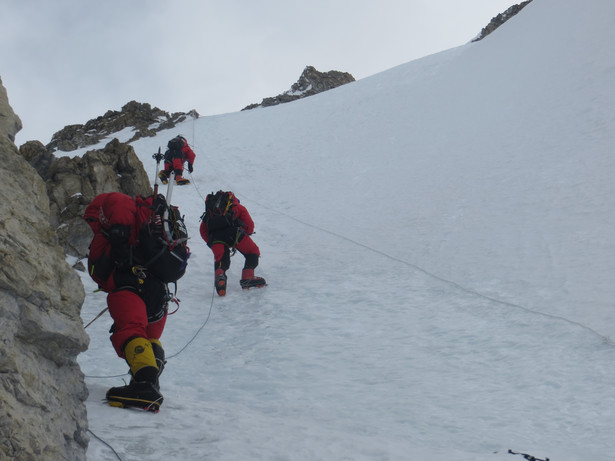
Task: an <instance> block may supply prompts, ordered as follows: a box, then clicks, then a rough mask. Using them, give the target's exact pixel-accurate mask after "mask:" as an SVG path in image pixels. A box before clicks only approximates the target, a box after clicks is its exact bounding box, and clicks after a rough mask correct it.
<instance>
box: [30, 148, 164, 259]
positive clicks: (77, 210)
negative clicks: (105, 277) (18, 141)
mask: <svg viewBox="0 0 615 461" xmlns="http://www.w3.org/2000/svg"><path fill="white" fill-rule="evenodd" d="M19 150H20V153H21V155H23V157H24V158H25V159H26V160H28V162H29V163H30V164H31V165H33V166H34V167H35V168H36V170H37V171H38V173H39V175H40V176H41V177H42V178H43V179H44V180H45V183H46V187H47V195H48V196H49V202H50V203H49V208H50V216H49V221H50V224H51V226H52V228H53V229H55V231H56V234H57V236H58V238H59V242H60V244H61V245H62V247H63V248H64V251H65V252H66V254H68V255H71V256H75V257H77V258H79V259H81V258H84V257H86V256H87V254H88V245H89V244H90V241H91V239H92V231H91V230H90V227H89V226H88V225H87V224H86V222H85V221H84V220H83V212H84V211H85V208H86V207H87V205H88V204H89V203H90V202H91V201H92V200H93V199H94V197H96V196H97V195H98V194H102V193H103V192H122V193H124V194H127V195H130V196H132V197H134V196H136V195H144V196H148V195H151V194H152V193H153V190H152V187H151V185H150V181H151V180H152V179H153V178H152V179H150V178H149V177H148V176H147V173H146V172H145V170H144V169H143V164H142V163H141V161H140V160H139V158H138V157H137V154H136V153H135V151H134V149H133V148H132V146H130V145H129V144H124V143H120V142H119V141H118V140H117V139H114V140H112V141H111V142H109V143H108V144H107V145H106V146H105V148H104V149H98V150H91V151H88V152H86V153H85V155H84V156H83V157H73V158H71V157H59V158H56V157H55V156H54V155H53V154H51V153H50V152H49V150H48V149H47V148H46V147H45V146H43V145H42V144H41V143H40V142H38V141H29V142H27V143H26V144H24V145H22V146H21V147H20V149H19Z"/></svg>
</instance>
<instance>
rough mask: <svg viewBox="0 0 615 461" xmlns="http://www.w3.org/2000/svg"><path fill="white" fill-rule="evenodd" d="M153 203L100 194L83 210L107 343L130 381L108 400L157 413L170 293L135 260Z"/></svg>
mask: <svg viewBox="0 0 615 461" xmlns="http://www.w3.org/2000/svg"><path fill="white" fill-rule="evenodd" d="M152 202H153V197H148V198H146V199H143V198H141V197H137V198H136V199H133V198H132V197H129V196H128V195H125V194H121V193H119V192H111V193H105V194H100V195H98V196H97V197H96V198H95V199H94V200H93V201H92V203H90V205H89V206H88V207H87V208H86V211H85V214H84V218H85V220H86V221H87V222H88V224H90V227H91V228H92V230H93V231H94V237H93V238H92V242H91V244H90V251H89V255H88V271H89V274H90V276H91V277H92V279H93V280H94V281H95V282H96V283H97V284H98V285H99V287H100V288H101V289H102V290H103V291H105V292H106V293H107V306H108V308H109V313H110V314H111V317H112V318H113V327H112V329H111V331H112V335H111V343H112V344H113V347H114V348H115V351H116V352H117V355H118V356H119V357H121V358H123V359H125V360H126V362H127V363H128V365H129V366H130V373H131V375H132V381H131V383H130V384H129V385H127V386H122V387H114V388H111V389H110V390H109V391H108V392H107V399H108V401H109V402H110V403H111V404H112V405H113V404H114V403H115V404H116V406H140V407H143V408H147V409H148V410H153V411H157V410H158V408H159V406H160V404H161V403H162V395H161V394H160V390H159V380H158V378H159V375H160V373H161V372H162V369H163V367H164V363H165V354H164V349H163V348H162V344H161V343H160V336H161V335H162V332H163V330H164V326H165V322H166V318H167V304H168V301H169V299H170V296H169V292H168V289H167V285H166V284H165V283H163V282H162V281H160V280H158V279H157V278H155V277H153V276H150V275H149V274H147V275H145V272H144V271H143V269H144V268H142V267H141V266H138V264H137V263H136V261H137V259H136V258H137V255H136V249H137V239H138V236H139V232H140V229H141V228H142V226H143V225H144V223H146V222H148V220H150V219H151V216H152Z"/></svg>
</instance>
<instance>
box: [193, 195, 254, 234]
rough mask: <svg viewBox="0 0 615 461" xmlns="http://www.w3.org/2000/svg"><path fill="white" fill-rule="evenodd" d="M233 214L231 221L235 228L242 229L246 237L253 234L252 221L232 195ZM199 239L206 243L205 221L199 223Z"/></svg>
mask: <svg viewBox="0 0 615 461" xmlns="http://www.w3.org/2000/svg"><path fill="white" fill-rule="evenodd" d="M231 211H232V213H233V220H234V222H235V223H236V226H237V227H239V228H241V229H243V231H244V232H245V233H246V234H247V235H251V234H253V233H254V221H253V220H252V217H251V216H250V213H248V209H247V208H246V207H245V206H243V205H242V204H240V203H239V199H238V198H237V197H235V196H234V195H233V207H232V208H231ZM200 232H201V237H202V238H203V240H205V242H207V241H208V238H209V237H208V230H207V225H206V224H205V221H201V227H200Z"/></svg>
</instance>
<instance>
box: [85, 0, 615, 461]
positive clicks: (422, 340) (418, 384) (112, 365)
mask: <svg viewBox="0 0 615 461" xmlns="http://www.w3.org/2000/svg"><path fill="white" fill-rule="evenodd" d="M614 20H615V4H614V3H613V2H612V1H610V0H587V1H585V2H578V1H575V0H557V1H556V0H536V1H534V2H532V3H531V4H530V5H528V6H527V7H526V8H525V9H524V10H523V11H522V12H521V13H520V14H518V15H517V16H515V17H514V18H513V19H511V20H510V21H508V22H507V23H506V24H505V25H504V26H502V27H501V28H500V29H498V30H497V31H496V32H495V33H494V34H492V35H490V36H489V37H488V38H486V39H485V40H483V41H481V42H477V43H472V44H467V45H464V46H460V47H458V48H454V49H451V50H448V51H445V52H442V53H439V54H436V55H432V56H429V57H426V58H423V59H420V60H417V61H413V62H410V63H407V64H403V65H401V66H398V67H396V68H393V69H390V70H389V71H387V72H383V73H381V74H377V75H374V76H372V77H370V78H366V79H363V80H360V81H357V82H354V83H351V84H348V85H345V86H343V87H340V88H337V89H335V90H331V91H329V92H326V93H323V94H320V95H316V96H312V97H310V98H307V99H303V100H300V101H297V102H294V103H291V104H286V105H280V106H276V107H272V108H267V109H259V110H254V111H247V112H240V113H235V114H226V115H221V116H215V117H205V118H200V119H197V120H194V121H189V122H186V123H185V124H183V125H182V126H181V127H179V129H176V130H169V131H167V132H163V133H161V134H159V135H158V136H157V137H156V138H149V139H143V140H140V141H137V142H135V143H134V144H133V145H134V147H135V150H136V151H137V153H138V154H139V156H140V158H141V159H142V160H143V162H144V165H145V166H146V169H147V171H148V172H151V175H152V177H153V176H154V171H155V163H154V160H153V159H152V154H153V153H154V152H155V151H157V149H158V147H159V146H164V145H165V144H166V142H167V141H168V139H170V138H171V137H172V136H174V135H175V134H177V133H182V134H183V135H184V136H186V137H187V138H188V140H189V141H190V143H191V144H192V146H193V148H194V149H195V151H196V153H197V162H196V163H195V171H194V173H193V175H192V179H193V185H191V186H185V187H182V188H175V189H174V191H173V200H172V201H173V202H174V203H175V204H176V205H179V206H180V209H181V210H182V212H183V213H185V215H186V221H187V223H188V226H189V230H190V232H191V236H192V239H191V249H192V252H193V254H192V257H191V259H190V264H189V269H188V272H187V274H186V276H185V277H184V278H183V279H181V280H180V283H179V292H178V297H179V298H180V299H181V301H182V302H181V307H180V309H179V311H178V312H176V313H175V314H173V315H172V316H170V317H169V320H168V322H167V327H166V330H165V334H164V336H163V337H162V341H163V344H164V346H165V349H166V351H167V355H168V357H169V362H168V364H167V368H166V369H165V372H164V374H163V376H162V378H161V384H162V391H163V394H164V396H165V402H164V404H163V407H162V409H161V411H160V413H158V414H155V415H154V414H148V413H143V412H139V411H131V410H121V409H116V408H111V407H108V406H106V405H105V404H103V403H102V402H101V399H102V398H103V397H104V393H105V391H106V389H107V388H108V387H110V386H113V385H118V384H121V382H122V379H126V380H127V379H128V377H127V375H126V372H127V366H126V365H125V363H123V361H122V360H120V359H118V358H117V357H115V355H114V352H113V350H112V348H111V346H110V344H109V341H108V333H107V331H108V329H109V326H110V323H111V321H110V319H109V317H108V316H107V315H105V316H103V317H102V318H101V319H99V320H97V321H96V322H94V323H93V324H92V325H91V326H90V327H89V328H88V330H87V331H88V333H89V334H90V337H91V345H90V349H89V350H88V351H87V352H85V353H83V354H82V355H81V356H80V364H81V366H82V369H83V371H84V373H85V374H86V376H87V378H86V382H87V383H88V387H89V389H90V397H89V399H88V402H87V407H88V415H89V424H90V430H91V432H92V439H91V442H90V447H89V450H88V459H92V460H114V459H122V460H125V461H128V460H168V459H182V460H203V459H211V460H229V461H230V460H244V459H246V460H247V459H251V460H252V459H254V460H273V459H275V460H299V461H301V460H306V461H307V460H310V461H312V460H342V459H344V460H402V459H403V460H419V459H430V460H435V461H439V460H447V461H450V460H462V461H466V460H467V461H470V460H472V461H485V460H504V459H510V460H511V461H514V460H515V459H523V458H522V457H521V456H514V455H511V454H508V453H507V451H508V449H512V450H515V451H520V452H525V453H531V454H532V455H534V456H536V457H537V458H544V457H549V458H550V459H551V460H552V461H579V460H586V459H591V460H592V461H608V460H610V459H612V458H613V455H612V453H613V451H614V450H615V441H614V440H613V437H612V428H613V426H614V424H615V396H614V392H613V383H615V368H614V367H613V363H614V362H615V343H614V342H613V341H612V340H611V337H612V336H613V334H614V333H615V318H614V317H615V309H614V307H615V306H614V299H615V296H614V295H615V293H614V292H615V289H614V287H613V283H612V282H613V274H614V273H615V271H614V269H615V267H614V266H615V232H614V231H615V216H614V214H613V212H612V210H613V209H614V206H615V185H614V181H613V179H612V178H613V173H614V172H615V156H613V146H614V145H615V134H614V133H615V116H614V113H615V112H614V109H613V108H614V107H615V31H614V30H613V27H612V24H613V21H614ZM218 189H230V190H233V191H234V192H235V193H236V194H237V195H238V196H239V198H240V199H241V200H242V203H243V204H245V205H246V206H247V207H248V209H249V210H250V212H251V214H252V216H253V218H254V220H255V222H256V234H255V235H254V239H255V241H256V242H257V243H258V244H259V246H260V248H261V252H262V258H261V264H260V266H259V268H257V274H259V275H262V276H264V277H265V278H266V279H267V281H268V283H269V286H267V287H266V288H264V289H260V290H250V291H242V290H240V289H239V275H240V272H241V267H242V265H243V258H242V257H241V255H239V254H238V255H236V256H234V257H233V260H232V266H231V270H230V271H229V275H230V276H229V283H230V285H229V292H228V294H227V296H226V297H224V298H219V297H217V296H216V295H215V292H214V290H213V258H212V256H211V252H210V250H209V249H208V248H207V247H206V246H205V244H204V242H202V241H201V240H200V237H199V235H198V226H199V217H200V215H201V213H202V211H203V200H204V196H205V195H206V194H207V193H208V192H211V191H215V190H218ZM83 280H84V284H85V285H86V290H87V291H88V292H89V293H91V294H89V295H88V297H87V299H86V302H85V304H84V307H83V319H84V322H89V321H90V320H91V319H93V318H94V317H95V315H96V314H97V313H98V312H99V311H101V310H102V309H103V308H104V307H105V296H104V295H103V294H101V293H93V290H94V289H95V286H94V285H93V284H92V283H91V282H90V281H89V280H88V279H87V278H86V277H84V278H83ZM96 437H99V438H100V439H102V440H104V441H106V442H107V444H108V445H106V444H104V443H103V442H102V441H101V440H98V439H97V438H96Z"/></svg>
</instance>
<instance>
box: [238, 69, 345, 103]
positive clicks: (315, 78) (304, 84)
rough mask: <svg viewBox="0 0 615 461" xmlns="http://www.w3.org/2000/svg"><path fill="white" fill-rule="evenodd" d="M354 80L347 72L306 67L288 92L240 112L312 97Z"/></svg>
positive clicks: (266, 99)
mask: <svg viewBox="0 0 615 461" xmlns="http://www.w3.org/2000/svg"><path fill="white" fill-rule="evenodd" d="M354 81H355V79H354V77H353V76H352V75H350V74H349V73H347V72H338V71H336V70H331V71H329V72H319V71H317V70H316V69H315V68H314V67H312V66H307V67H306V68H305V69H304V70H303V73H302V74H301V76H300V77H299V80H298V81H297V83H294V84H293V85H292V86H291V88H290V90H289V91H286V92H284V93H282V94H280V95H278V96H275V97H272V98H265V99H263V101H262V102H261V103H260V104H251V105H249V106H247V107H244V108H243V109H242V110H249V109H255V108H257V107H269V106H276V105H278V104H283V103H286V102H291V101H296V100H297V99H301V98H305V97H308V96H312V95H315V94H318V93H322V92H323V91H327V90H330V89H332V88H337V87H338V86H342V85H345V84H346V83H350V82H354Z"/></svg>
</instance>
